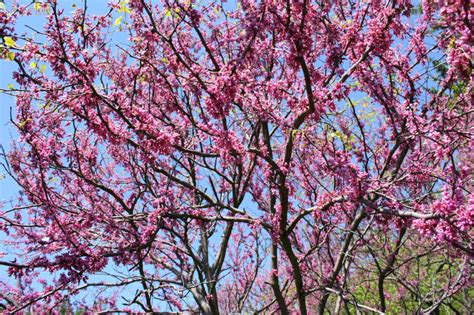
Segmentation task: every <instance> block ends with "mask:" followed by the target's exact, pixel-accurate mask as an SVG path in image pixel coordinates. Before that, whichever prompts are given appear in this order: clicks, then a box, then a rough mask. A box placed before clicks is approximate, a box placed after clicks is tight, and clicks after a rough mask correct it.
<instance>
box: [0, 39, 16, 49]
mask: <svg viewBox="0 0 474 315" xmlns="http://www.w3.org/2000/svg"><path fill="white" fill-rule="evenodd" d="M3 42H4V43H5V45H6V46H7V47H13V46H15V45H16V42H15V41H14V40H13V38H11V37H9V36H5V37H4V38H3Z"/></svg>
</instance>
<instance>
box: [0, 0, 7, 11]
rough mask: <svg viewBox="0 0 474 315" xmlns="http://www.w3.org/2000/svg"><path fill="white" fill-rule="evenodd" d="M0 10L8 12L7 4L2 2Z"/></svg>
mask: <svg viewBox="0 0 474 315" xmlns="http://www.w3.org/2000/svg"><path fill="white" fill-rule="evenodd" d="M0 10H2V11H6V10H7V7H6V6H5V3H3V2H0Z"/></svg>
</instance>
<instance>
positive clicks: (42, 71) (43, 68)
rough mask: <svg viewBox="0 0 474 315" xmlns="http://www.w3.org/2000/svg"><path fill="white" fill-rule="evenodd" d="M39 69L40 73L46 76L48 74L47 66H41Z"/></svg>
mask: <svg viewBox="0 0 474 315" xmlns="http://www.w3.org/2000/svg"><path fill="white" fill-rule="evenodd" d="M39 69H40V72H41V73H42V74H44V73H45V72H46V65H41V66H40V67H39Z"/></svg>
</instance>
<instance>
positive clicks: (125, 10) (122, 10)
mask: <svg viewBox="0 0 474 315" xmlns="http://www.w3.org/2000/svg"><path fill="white" fill-rule="evenodd" d="M128 2H129V0H123V1H120V8H119V9H118V10H117V11H118V12H120V13H130V12H132V11H130V8H129V7H128V6H127V3H128Z"/></svg>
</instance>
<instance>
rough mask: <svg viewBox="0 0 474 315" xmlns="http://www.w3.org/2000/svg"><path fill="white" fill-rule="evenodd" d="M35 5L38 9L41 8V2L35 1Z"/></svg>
mask: <svg viewBox="0 0 474 315" xmlns="http://www.w3.org/2000/svg"><path fill="white" fill-rule="evenodd" d="M33 7H34V8H35V10H36V11H39V10H41V2H35V3H34V5H33Z"/></svg>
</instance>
